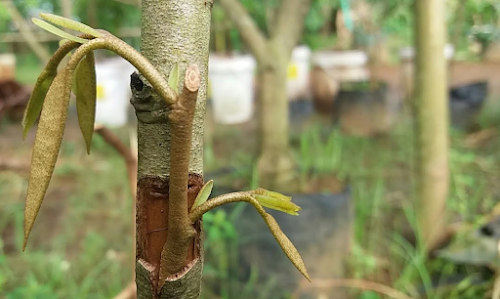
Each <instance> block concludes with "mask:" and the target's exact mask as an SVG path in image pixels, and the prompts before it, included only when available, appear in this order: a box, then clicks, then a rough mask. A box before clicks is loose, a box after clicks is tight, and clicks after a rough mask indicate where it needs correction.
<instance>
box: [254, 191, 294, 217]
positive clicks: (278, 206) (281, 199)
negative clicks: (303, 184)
mask: <svg viewBox="0 0 500 299" xmlns="http://www.w3.org/2000/svg"><path fill="white" fill-rule="evenodd" d="M252 196H253V197H254V198H255V199H256V200H257V201H258V202H259V203H260V204H261V205H263V206H264V207H266V208H270V209H273V210H277V211H281V212H283V213H287V214H290V215H294V216H297V215H299V213H298V211H300V207H299V206H298V205H296V204H294V203H293V202H292V198H291V197H290V196H286V195H283V194H281V193H278V192H273V191H268V190H265V189H262V188H259V189H256V190H254V191H252Z"/></svg>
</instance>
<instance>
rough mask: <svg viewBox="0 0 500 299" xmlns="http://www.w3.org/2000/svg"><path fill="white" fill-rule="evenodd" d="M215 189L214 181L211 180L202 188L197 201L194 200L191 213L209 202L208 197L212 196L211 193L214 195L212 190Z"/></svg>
mask: <svg viewBox="0 0 500 299" xmlns="http://www.w3.org/2000/svg"><path fill="white" fill-rule="evenodd" d="M213 188H214V181H213V180H210V181H208V182H206V183H205V185H203V187H201V190H200V192H198V195H197V196H196V199H195V200H194V203H193V206H192V207H191V211H192V210H194V209H195V208H196V207H198V206H199V205H201V204H202V203H204V202H205V201H207V199H208V197H209V196H210V193H212V189H213Z"/></svg>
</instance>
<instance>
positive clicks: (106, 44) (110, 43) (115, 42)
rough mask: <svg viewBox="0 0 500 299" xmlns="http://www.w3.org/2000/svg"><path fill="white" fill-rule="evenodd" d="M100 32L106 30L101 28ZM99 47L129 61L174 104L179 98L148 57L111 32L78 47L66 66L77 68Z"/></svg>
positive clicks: (157, 90) (165, 98)
mask: <svg viewBox="0 0 500 299" xmlns="http://www.w3.org/2000/svg"><path fill="white" fill-rule="evenodd" d="M100 32H105V31H103V30H101V31H100ZM97 49H105V50H109V51H112V52H114V53H116V54H118V55H120V56H121V57H123V58H125V59H126V60H127V61H129V62H130V63H131V64H132V65H133V66H134V67H136V68H137V69H138V70H139V72H140V73H141V74H142V75H144V77H145V78H146V79H147V80H148V81H149V83H151V85H152V86H153V88H154V89H155V90H156V92H157V93H158V94H159V95H160V96H161V97H162V98H163V99H164V100H165V101H166V102H167V104H169V105H173V104H174V103H175V102H176V100H177V94H176V92H175V91H174V90H172V89H171V88H170V87H169V86H168V83H167V80H165V78H164V77H163V76H162V75H161V74H160V72H158V70H156V68H155V67H154V66H153V65H152V64H151V62H149V60H148V59H146V57H144V56H142V55H141V54H140V53H139V52H137V50H135V49H134V48H132V47H131V46H129V45H128V44H127V43H125V42H124V41H122V40H120V39H119V38H117V37H115V36H114V35H112V34H111V33H106V34H105V35H103V37H97V38H94V39H92V40H90V41H88V42H87V43H85V44H83V45H81V46H80V47H78V49H77V50H76V51H75V53H74V54H73V55H72V56H71V59H70V61H69V62H68V65H67V66H66V68H69V69H75V68H76V66H77V65H78V63H79V62H80V60H82V58H83V57H84V56H85V55H86V54H87V53H88V52H89V51H93V50H97Z"/></svg>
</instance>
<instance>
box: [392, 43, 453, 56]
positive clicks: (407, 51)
mask: <svg viewBox="0 0 500 299" xmlns="http://www.w3.org/2000/svg"><path fill="white" fill-rule="evenodd" d="M443 54H444V57H445V59H446V60H450V59H452V58H453V56H454V55H455V47H453V45H452V44H446V45H445V47H444V50H443ZM414 57H415V49H414V48H413V47H405V48H402V49H401V50H400V51H399V58H401V60H413V58H414Z"/></svg>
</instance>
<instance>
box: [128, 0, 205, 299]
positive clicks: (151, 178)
mask: <svg viewBox="0 0 500 299" xmlns="http://www.w3.org/2000/svg"><path fill="white" fill-rule="evenodd" d="M211 6H212V5H211V1H209V0H207V1H200V0H143V1H142V45H141V52H142V54H143V55H144V56H146V58H148V59H149V60H150V61H151V62H152V63H153V65H155V67H156V68H157V69H158V70H159V71H160V72H162V73H163V74H164V75H165V77H167V76H168V75H169V73H170V70H171V69H172V68H173V66H174V65H175V64H176V63H179V66H180V69H181V70H182V74H181V78H183V76H184V71H185V69H186V67H187V66H188V65H189V64H196V65H197V66H198V68H199V70H200V73H201V84H200V88H199V90H198V98H197V102H196V111H195V116H194V122H193V127H192V144H191V145H190V148H191V151H190V159H189V160H190V161H189V179H188V207H190V206H191V205H192V203H193V201H194V198H195V197H196V195H197V193H198V191H199V189H200V188H201V187H202V185H203V125H204V115H205V102H206V89H207V72H208V46H209V38H210V15H211ZM180 81H181V82H180V85H182V83H183V80H180ZM179 87H181V86H179ZM131 88H132V92H133V99H132V104H133V105H134V108H135V109H136V115H137V119H138V128H137V131H138V147H139V164H138V178H137V181H138V182H137V222H136V223H137V253H136V261H137V262H136V282H137V293H138V298H139V299H151V298H155V299H156V298H185V299H195V298H199V296H200V289H201V274H202V266H203V250H202V249H203V248H202V247H203V245H202V236H201V222H200V221H199V222H197V223H195V225H194V228H195V230H196V236H195V237H194V238H191V240H192V242H191V244H190V245H189V246H188V248H189V249H188V250H187V252H185V253H184V254H183V255H182V256H183V257H184V261H180V262H181V264H182V265H183V266H182V267H180V268H178V269H176V271H175V273H170V274H171V275H169V276H168V277H167V279H166V281H165V284H164V285H163V287H162V284H163V281H160V278H159V277H160V265H161V266H162V267H163V268H168V267H169V265H165V263H166V262H167V261H164V260H162V250H163V248H164V245H165V243H166V242H167V236H169V229H168V227H167V222H168V219H167V215H169V212H168V209H169V175H170V162H171V161H170V151H171V148H172V146H176V145H172V144H171V142H172V138H171V126H170V124H169V120H168V118H167V114H168V111H167V106H166V104H165V103H164V102H163V100H162V99H160V97H159V96H158V95H157V94H156V93H155V92H154V90H153V89H152V87H151V86H150V84H149V83H148V82H147V81H146V80H145V79H144V77H143V76H142V75H138V74H133V75H132V80H131ZM177 145H178V144H177ZM188 148H189V145H188ZM172 231H173V230H172ZM176 262H179V261H176Z"/></svg>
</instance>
